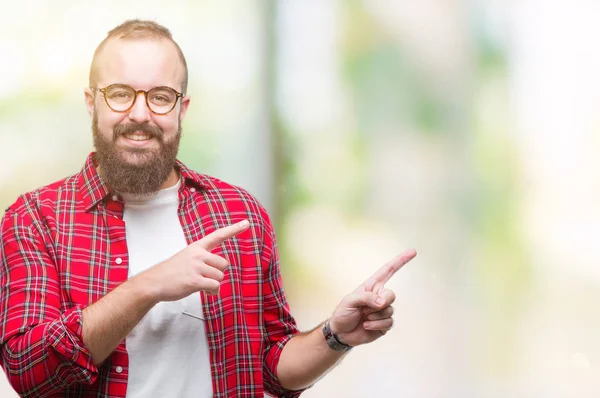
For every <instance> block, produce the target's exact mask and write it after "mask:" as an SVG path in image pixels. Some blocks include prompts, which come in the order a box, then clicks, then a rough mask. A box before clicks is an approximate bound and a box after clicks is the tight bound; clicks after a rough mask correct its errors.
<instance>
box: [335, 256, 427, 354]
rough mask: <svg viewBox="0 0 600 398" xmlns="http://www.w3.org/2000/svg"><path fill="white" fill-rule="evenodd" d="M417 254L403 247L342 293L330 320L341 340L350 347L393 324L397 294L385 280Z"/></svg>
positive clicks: (368, 341) (376, 334)
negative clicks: (357, 285) (387, 286)
mask: <svg viewBox="0 0 600 398" xmlns="http://www.w3.org/2000/svg"><path fill="white" fill-rule="evenodd" d="M416 255H417V252H416V251H415V250H414V249H410V250H407V251H405V252H404V253H402V254H401V255H399V256H397V257H395V258H393V259H392V260H390V261H389V262H387V263H386V264H385V265H384V266H383V267H381V269H379V271H377V272H376V273H375V274H373V276H372V277H370V278H369V279H367V280H366V281H365V282H364V283H362V284H361V285H360V286H359V287H357V288H356V289H355V290H354V291H353V292H352V293H350V294H349V295H347V296H346V297H344V299H343V300H342V301H341V302H340V304H339V305H338V306H337V308H336V309H335V311H334V312H333V315H332V316H331V319H330V320H329V326H330V327H331V331H332V332H333V333H334V334H335V335H337V337H338V338H339V339H340V341H342V342H343V343H345V344H348V345H350V346H352V347H354V346H357V345H361V344H367V343H370V342H372V341H374V340H376V339H378V338H380V337H381V336H383V335H384V334H386V332H387V331H388V330H390V329H391V328H392V327H393V326H394V319H393V318H392V315H393V313H394V308H393V307H392V303H393V302H394V300H395V299H396V295H395V294H394V292H393V291H392V290H390V289H386V288H385V283H386V282H387V281H388V280H390V278H391V277H392V276H393V275H394V274H395V273H396V272H398V270H399V269H400V268H402V267H403V266H404V264H406V263H408V262H409V261H410V260H412V259H413V258H414V257H415V256H416Z"/></svg>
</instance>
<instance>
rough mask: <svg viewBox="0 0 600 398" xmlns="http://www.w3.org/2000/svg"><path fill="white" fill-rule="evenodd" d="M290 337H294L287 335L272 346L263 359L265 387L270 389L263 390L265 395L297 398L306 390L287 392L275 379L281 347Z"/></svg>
mask: <svg viewBox="0 0 600 398" xmlns="http://www.w3.org/2000/svg"><path fill="white" fill-rule="evenodd" d="M292 337H294V335H293V334H290V335H287V336H285V337H284V338H282V339H281V340H279V341H278V342H277V343H276V344H274V345H272V346H271V348H270V349H269V351H268V352H267V355H266V357H265V373H266V374H265V385H266V386H268V387H270V388H265V390H266V391H267V393H269V394H272V395H274V396H276V397H280V398H297V397H299V396H300V394H302V393H303V392H304V391H305V390H306V388H304V389H302V390H288V389H286V388H284V387H283V386H282V385H281V383H280V382H279V379H278V378H277V365H278V364H279V358H280V357H281V353H282V352H283V347H284V346H285V345H286V344H287V342H288V341H290V339H291V338H292ZM307 388H308V387H307Z"/></svg>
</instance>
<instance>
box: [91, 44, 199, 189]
mask: <svg viewBox="0 0 600 398" xmlns="http://www.w3.org/2000/svg"><path fill="white" fill-rule="evenodd" d="M183 75H184V70H183V66H182V64H181V62H180V61H179V57H178V54H177V51H176V49H175V46H174V45H173V43H171V42H169V41H167V40H116V39H113V40H109V41H108V42H107V43H106V45H105V47H104V49H103V50H102V53H101V54H100V59H99V62H98V79H97V80H98V85H97V87H98V88H104V87H106V86H109V85H111V84H126V85H129V86H131V87H132V88H134V89H135V90H150V89H152V88H154V87H159V86H167V87H171V88H173V89H175V90H177V91H179V92H181V91H182V87H181V82H182V80H183ZM86 100H87V104H88V110H89V111H90V114H91V115H92V119H93V120H92V132H93V137H94V146H95V148H96V159H97V161H98V163H99V170H100V173H101V176H102V178H103V180H104V181H105V182H106V183H107V184H108V185H109V187H110V188H111V189H112V190H114V191H117V192H129V193H136V194H147V193H152V192H156V191H158V190H159V189H160V188H161V186H162V185H163V184H164V183H165V181H166V180H167V179H168V178H169V177H170V176H172V175H173V173H174V167H173V166H174V163H175V158H176V156H177V150H178V148H179V140H180V138H181V121H182V120H183V116H184V115H185V112H186V110H187V106H188V105H189V99H188V98H187V97H183V98H181V99H179V100H178V101H177V103H176V105H175V108H174V109H173V110H172V111H171V112H169V113H167V114H166V115H156V114H154V113H152V112H151V111H150V109H148V107H147V105H146V100H145V98H144V95H143V94H139V95H138V96H137V98H136V100H135V103H134V104H133V106H132V107H131V109H130V110H128V111H127V112H116V111H114V110H112V109H111V108H110V107H109V106H108V105H107V103H106V101H105V99H104V96H103V94H102V93H99V92H96V93H93V92H92V91H91V90H90V91H87V92H86Z"/></svg>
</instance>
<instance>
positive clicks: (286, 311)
mask: <svg viewBox="0 0 600 398" xmlns="http://www.w3.org/2000/svg"><path fill="white" fill-rule="evenodd" d="M263 217H264V219H265V220H266V225H267V228H266V230H265V237H264V245H263V261H264V267H265V268H264V270H265V271H264V272H265V275H264V286H263V310H264V322H265V328H266V330H267V344H266V349H265V362H264V367H263V376H264V379H263V380H264V388H265V391H266V392H267V393H269V394H272V395H274V396H276V397H290V398H292V397H293V398H295V397H299V396H300V394H301V393H302V392H303V391H304V390H297V391H291V390H287V389H285V388H283V386H282V385H281V383H280V382H279V380H278V378H277V365H278V364H279V358H280V357H281V353H282V352H283V347H284V346H285V344H286V343H287V342H288V341H289V340H290V339H291V338H292V337H293V336H294V335H295V334H297V333H298V327H297V326H296V321H295V320H294V318H293V317H292V315H291V313H290V308H289V305H288V302H287V299H286V297H285V293H284V291H283V282H282V279H281V272H280V268H279V254H278V250H277V242H276V240H275V233H274V231H273V227H272V226H271V223H270V221H269V218H268V216H267V215H266V212H265V213H264V214H263Z"/></svg>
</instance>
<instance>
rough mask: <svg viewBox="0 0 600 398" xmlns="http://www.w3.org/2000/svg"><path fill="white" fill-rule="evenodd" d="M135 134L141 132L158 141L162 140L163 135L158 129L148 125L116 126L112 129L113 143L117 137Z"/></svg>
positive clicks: (128, 124) (129, 124) (130, 124)
mask: <svg viewBox="0 0 600 398" xmlns="http://www.w3.org/2000/svg"><path fill="white" fill-rule="evenodd" d="M135 132H141V133H144V134H147V135H149V136H150V138H158V139H162V138H163V136H164V134H165V133H164V132H163V131H162V129H161V128H160V127H158V126H152V125H151V124H148V123H127V124H117V125H116V126H115V127H114V128H113V133H114V134H113V141H114V140H116V139H117V138H118V137H119V136H122V135H126V134H133V133H135Z"/></svg>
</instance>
